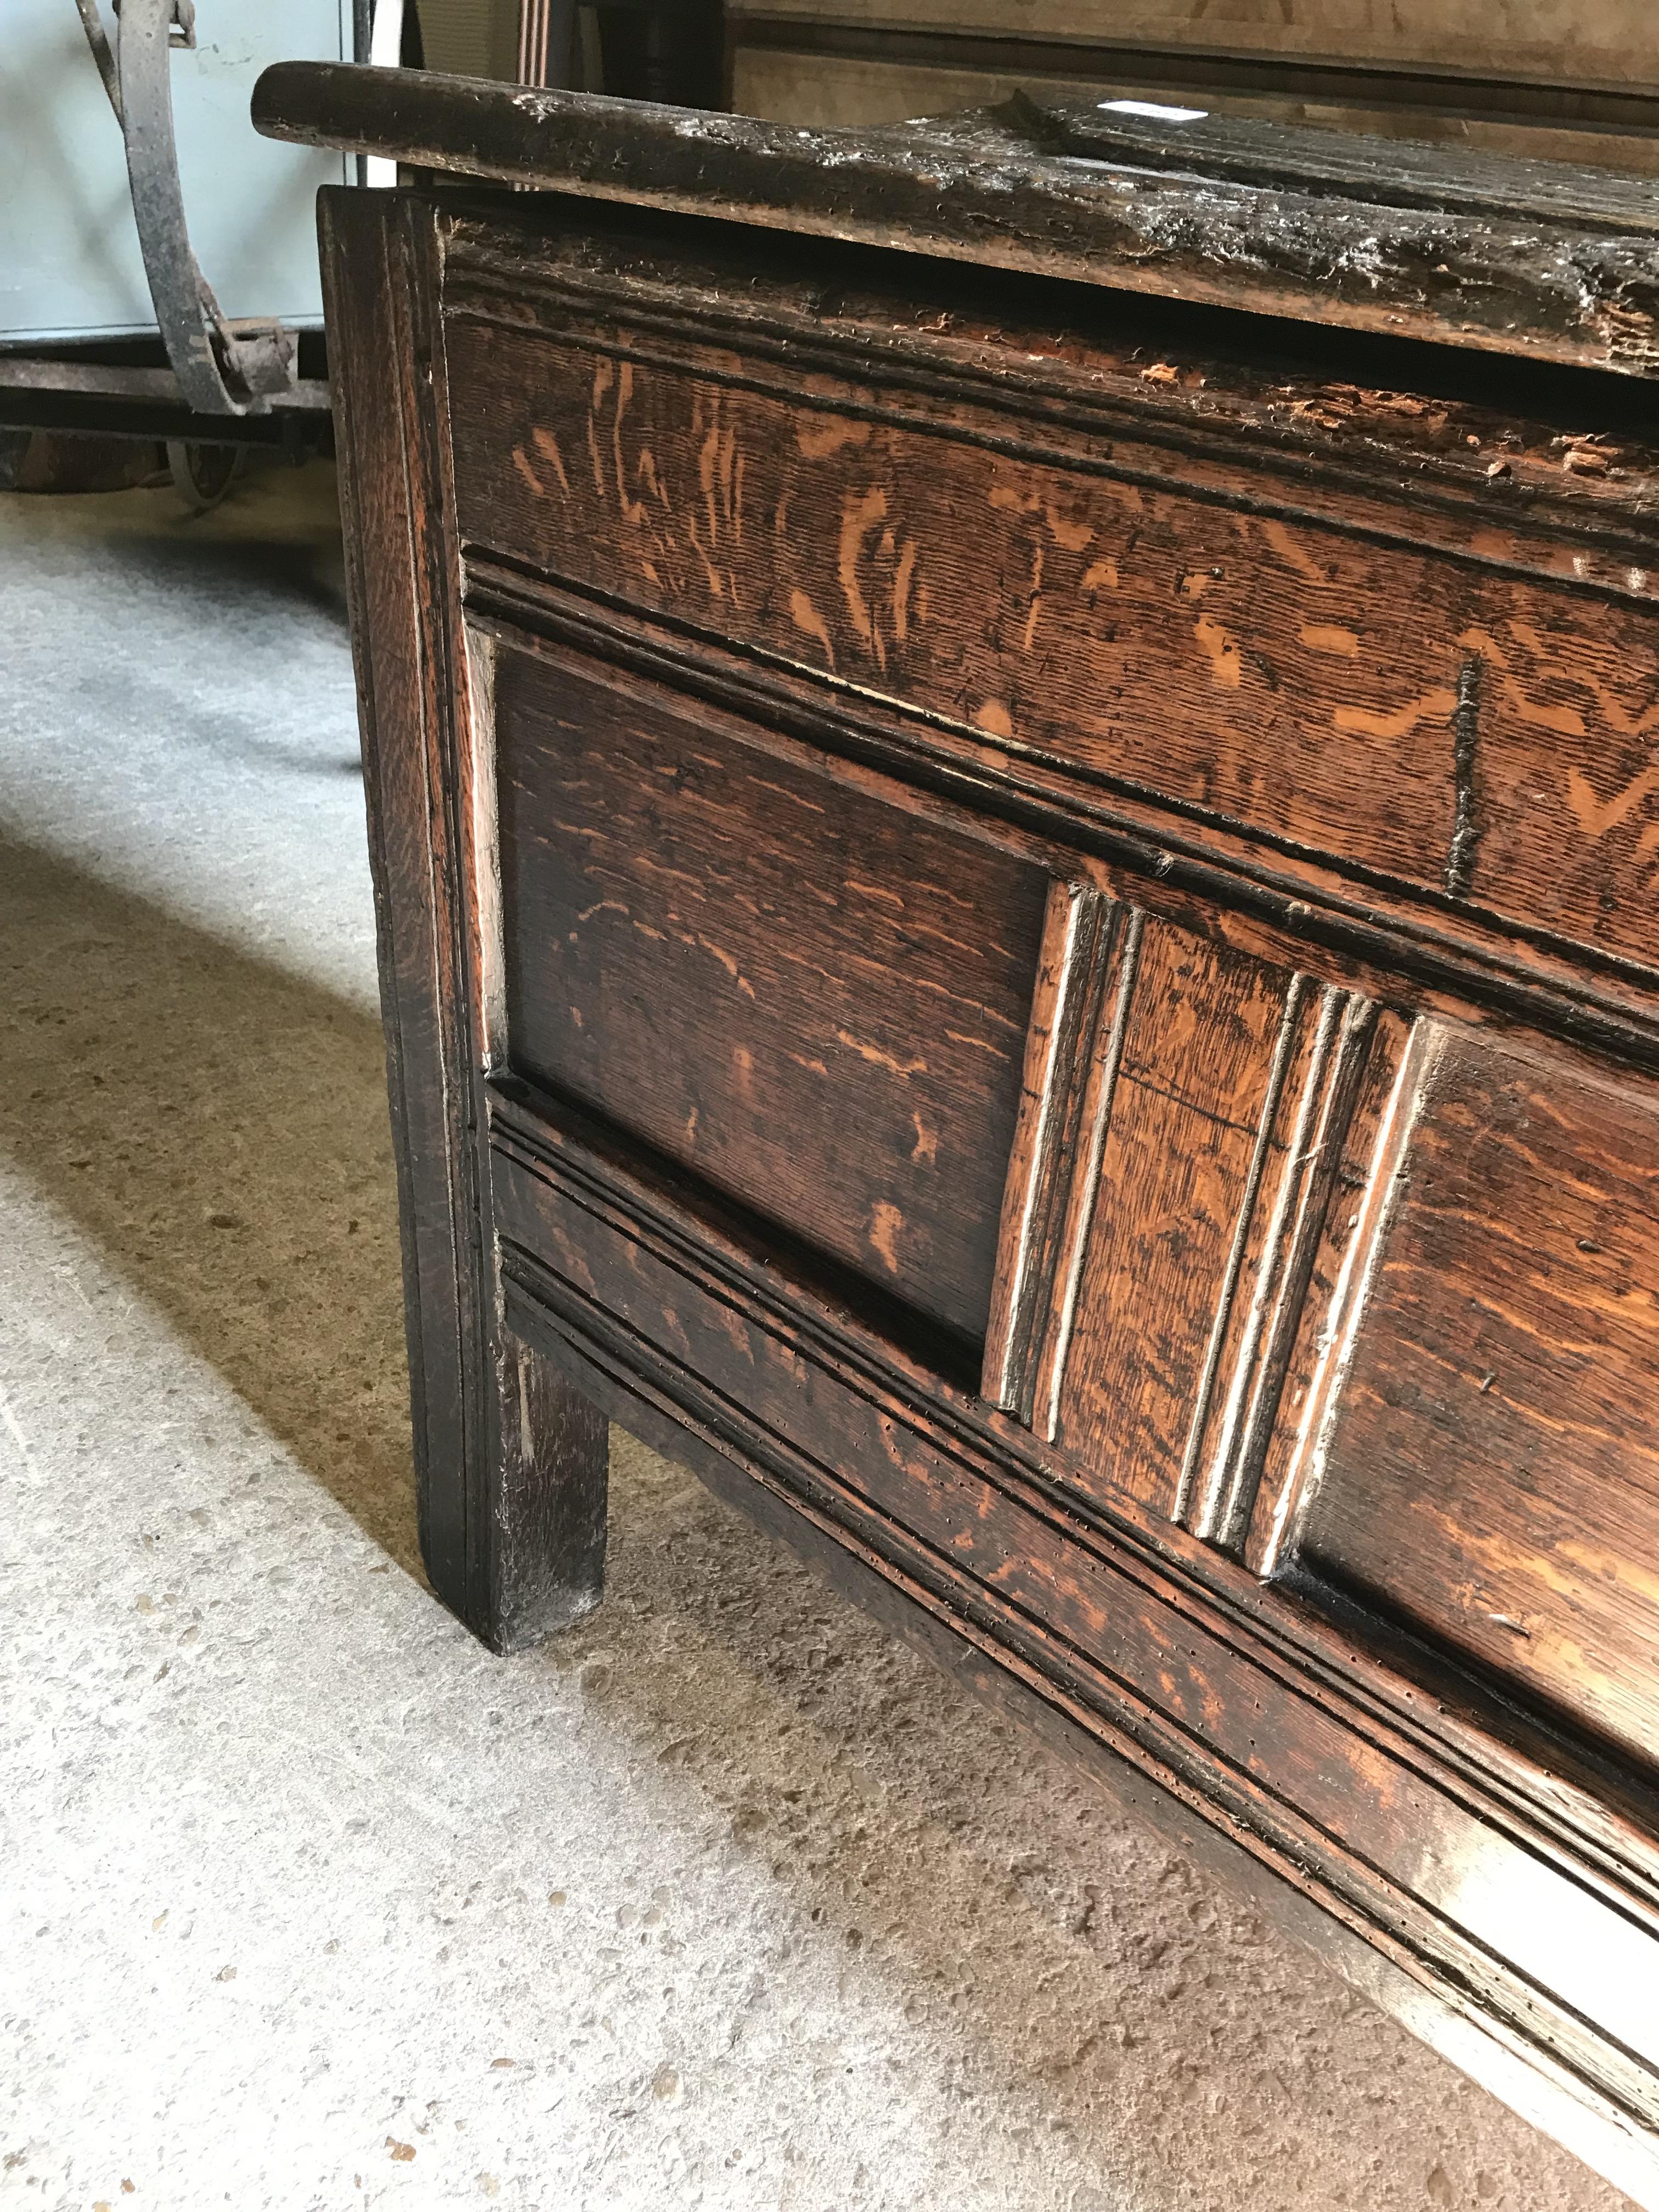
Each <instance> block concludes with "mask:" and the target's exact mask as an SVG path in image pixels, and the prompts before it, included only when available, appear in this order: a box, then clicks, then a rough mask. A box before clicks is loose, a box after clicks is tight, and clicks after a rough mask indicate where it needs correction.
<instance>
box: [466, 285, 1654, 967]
mask: <svg viewBox="0 0 1659 2212" xmlns="http://www.w3.org/2000/svg"><path fill="white" fill-rule="evenodd" d="M449 346H450V351H451V356H452V359H453V363H454V374H455V378H456V387H457V407H456V416H455V426H454V435H455V441H456V454H457V470H458V499H459V514H460V522H461V527H462V530H463V532H465V536H466V538H468V540H469V541H470V542H471V544H474V545H476V546H477V547H478V548H480V549H481V550H491V551H495V552H498V553H501V554H503V555H507V556H512V557H513V558H514V559H516V560H519V561H521V562H525V563H526V564H530V565H533V566H534V567H536V568H538V569H540V570H542V571H544V572H545V573H550V574H555V575H558V576H561V577H564V578H567V579H568V580H570V581H571V582H573V583H574V584H576V585H578V586H582V587H585V588H586V589H589V590H603V591H605V592H606V593H607V594H609V595H611V596H620V597H623V598H624V599H628V600H629V601H631V602H632V603H634V604H635V605H639V606H641V607H642V608H644V609H647V610H648V611H651V612H653V613H658V614H667V615H671V616H672V617H674V618H675V619H676V620H678V621H682V622H686V623H693V624H696V626H697V627H699V628H701V629H713V630H715V631H717V632H718V633H719V634H720V635H721V636H723V637H724V638H726V639H729V640H732V641H738V642H741V643H743V644H745V645H748V646H750V647H757V648H760V649H763V650H764V651H767V652H769V653H773V654H775V655H778V656H780V657H783V658H787V659H789V660H790V661H791V662H793V663H794V664H796V665H801V666H804V667H806V668H810V669H812V670H814V671H821V672H822V673H823V675H824V676H826V677H829V678H833V679H836V680H839V681H842V682H845V683H848V684H854V685H856V686H857V687H858V688H859V690H861V691H866V692H869V691H873V692H876V693H878V694H880V695H882V696H885V697H887V698H890V699H893V700H896V701H898V702H902V703H904V704H905V705H907V706H910V707H913V708H917V709H920V710H921V711H922V712H924V713H926V714H928V715H929V716H930V717H936V718H940V719H943V720H945V721H947V722H948V723H949V724H950V725H951V726H952V727H953V728H954V729H955V730H956V731H957V732H960V733H961V734H962V735H963V736H964V737H968V738H971V739H972V740H974V741H975V742H976V743H977V744H979V745H980V746H981V747H985V746H987V745H992V746H1006V748H1007V749H1008V750H1009V751H1010V752H1011V753H1012V754H1013V755H1015V756H1027V755H1032V754H1035V755H1036V756H1037V757H1040V758H1042V759H1045V760H1055V761H1064V762H1067V763H1074V764H1075V765H1076V766H1077V767H1079V768H1081V769H1085V770H1086V771H1087V772H1088V773H1089V774H1090V775H1091V776H1092V777H1096V778H1099V779H1102V780H1105V781H1109V783H1110V784H1111V786H1112V787H1113V788H1115V789H1116V790H1121V791H1125V792H1128V793H1134V794H1137V795H1140V796H1144V797H1149V798H1153V799H1159V800H1162V801H1164V802H1165V803H1166V804H1167V805H1170V806H1173V807H1175V808H1176V809H1178V810H1180V811H1182V813H1184V814H1186V815H1188V816H1189V817H1198V818H1200V819H1204V820H1207V821H1211V822H1218V823H1223V824H1225V825H1229V826H1236V827H1238V828H1242V829H1244V830H1246V831H1248V832H1250V833H1253V834H1255V835H1256V836H1262V837H1265V838H1268V839H1271V840H1273V842H1276V843H1277V844H1279V845H1280V846H1281V847H1284V848H1289V849H1291V850H1292V851H1296V852H1301V853H1311V854H1317V855H1318V856H1319V857H1320V858H1322V859H1323V860H1328V862H1330V863H1331V864H1333V865H1334V866H1338V867H1346V868H1348V869H1350V870H1363V871H1366V872H1370V873H1371V874H1373V875H1376V876H1378V877H1381V878H1383V879H1384V880H1386V881H1388V882H1389V883H1390V884H1398V885H1401V886H1402V887H1404V886H1408V887H1410V888H1411V889H1413V890H1416V891H1417V892H1418V893H1419V895H1421V894H1424V893H1427V894H1430V895H1446V894H1449V895H1450V896H1453V897H1454V898H1456V899H1458V900H1460V901H1467V902H1469V903H1470V904H1472V905H1473V906H1474V907H1475V908H1477V909H1479V910H1480V911H1481V912H1483V913H1486V914H1492V915H1498V916H1500V917H1502V918H1504V919H1505V920H1508V921H1525V922H1527V923H1529V924H1531V925H1532V926H1534V927H1540V928H1542V929H1544V930H1547V931H1548V932H1549V933H1551V934H1552V935H1553V936H1556V937H1558V938H1560V939H1567V940H1577V941H1580V942H1584V943H1588V944H1590V945H1595V946H1596V947H1597V948H1599V949H1601V950H1604V951H1607V952H1610V953H1613V954H1621V955H1624V956H1626V957H1631V958H1634V959H1638V960H1641V961H1643V962H1644V963H1646V964H1648V965H1650V966H1652V965H1656V964H1659V928H1656V925H1655V923H1654V921H1653V919H1652V915H1651V910H1650V901H1649V900H1648V898H1647V897H1646V896H1645V892H1646V888H1647V886H1648V884H1650V880H1652V878H1654V874H1655V870H1656V863H1659V771H1656V770H1655V769H1654V768H1653V765H1652V763H1651V759H1650V740H1651V738H1652V735H1653V732H1654V731H1655V729H1656V728H1659V695H1656V689H1655V684H1654V680H1653V676H1652V670H1653V667H1654V665H1655V648H1656V644H1659V623H1656V620H1655V617H1653V616H1652V615H1651V614H1650V613H1649V612H1648V611H1647V610H1645V609H1638V608H1622V607H1613V606H1609V605H1597V604H1595V602H1590V601H1586V600H1585V599H1583V598H1582V597H1581V596H1578V595H1576V594H1574V593H1572V592H1569V591H1567V590H1566V589H1565V588H1564V587H1560V586H1556V587H1552V586H1547V585H1544V584H1541V583H1535V582H1532V581H1528V580H1521V579H1514V580H1510V579H1504V580H1498V579H1495V578H1493V577H1492V575H1490V574H1480V573H1476V572H1472V571H1470V570H1469V569H1468V568H1465V567H1463V566H1462V565H1461V564H1458V563H1453V562H1446V561H1442V560H1437V559H1436V558H1435V557H1433V556H1429V555H1425V554H1423V553H1421V552H1409V553H1408V552H1406V551H1403V550H1397V549H1384V548H1379V547H1376V546H1374V545H1372V544H1369V543H1368V542H1365V541H1364V540H1360V539H1356V538H1354V537H1353V536H1352V535H1351V534H1345V533H1341V532H1338V531H1337V530H1335V529H1334V528H1331V527H1328V526H1317V527H1312V526H1307V525H1304V524H1301V523H1290V522H1285V521H1282V520H1276V519H1273V518H1272V517H1269V516H1263V515H1259V514H1255V513H1240V512H1237V511H1236V510H1235V509H1233V508H1231V507H1221V506H1218V505H1211V504H1207V503H1203V502H1200V501H1197V500H1194V498H1192V497H1191V496H1189V495H1184V494H1182V493H1177V492H1174V491H1165V490H1163V489H1148V488H1147V487H1146V486H1145V485H1142V484H1140V483H1124V482H1119V481H1115V480H1114V479H1112V478H1109V477H1102V476H1100V475H1098V474H1097V473H1095V472H1093V471H1084V470H1082V469H1079V468H1075V467H1073V468H1061V467H1056V466H1053V465H1047V464H1043V463H1040V462H1038V461H1036V460H1035V459H1027V458H1025V457H1024V456H1023V455H1021V456H1019V457H1018V458H1017V457H1015V456H1014V455H1012V454H1010V453H1006V452H1005V451H1001V450H999V449H997V448H996V447H990V446H988V445H987V444H986V443H984V442H982V441H979V440H976V439H975V440H969V439H968V438H965V437H962V438H954V439H951V438H945V437H941V436H940V435H939V434H938V433H937V432H935V431H933V430H931V429H929V430H923V429H921V428H919V427H918V428H910V427H908V426H901V425H899V424H897V423H894V422H881V421H872V420H871V419H870V418H869V416H866V415H854V414H851V413H843V412H841V411H840V410H836V411H830V410H828V409H827V408H826V407H825V405H824V403H823V399H822V398H819V397H818V396H817V395H816V394H814V393H812V392H811V391H810V390H808V389H805V388H803V389H799V390H798V391H797V392H793V393H789V394H785V393H784V392H765V393H762V392H753V391H750V390H746V389H742V388H736V387H734V386H733V385H732V382H731V380H729V378H727V379H723V380H715V379H714V378H713V377H708V376H692V375H690V374H682V373H680V372H678V371H677V370H665V369H661V368H656V367H654V366H651V365H647V364H646V363H643V362H636V361H635V360H634V359H631V358H629V356H628V353H627V352H626V351H622V350H618V351H617V352H602V353H599V354H597V355H595V354H594V353H592V352H591V351H590V350H588V349H586V348H585V347H584V348H581V349H577V348H575V347H574V346H562V345H555V344H553V343H549V342H546V341H544V340H542V339H540V338H538V337H531V336H528V335H526V333H524V332H523V331H517V330H503V329H500V328H497V327H495V326H493V325H489V324H485V323H483V322H479V321H474V320H473V319H471V318H466V319H459V320H458V321H457V322H456V323H455V324H454V325H453V327H452V329H451V332H450V336H449ZM1610 880H1611V883H1612V884H1613V887H1614V891H1615V895H1614V896H1612V897H1609V896H1608V886H1609V881H1610Z"/></svg>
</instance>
